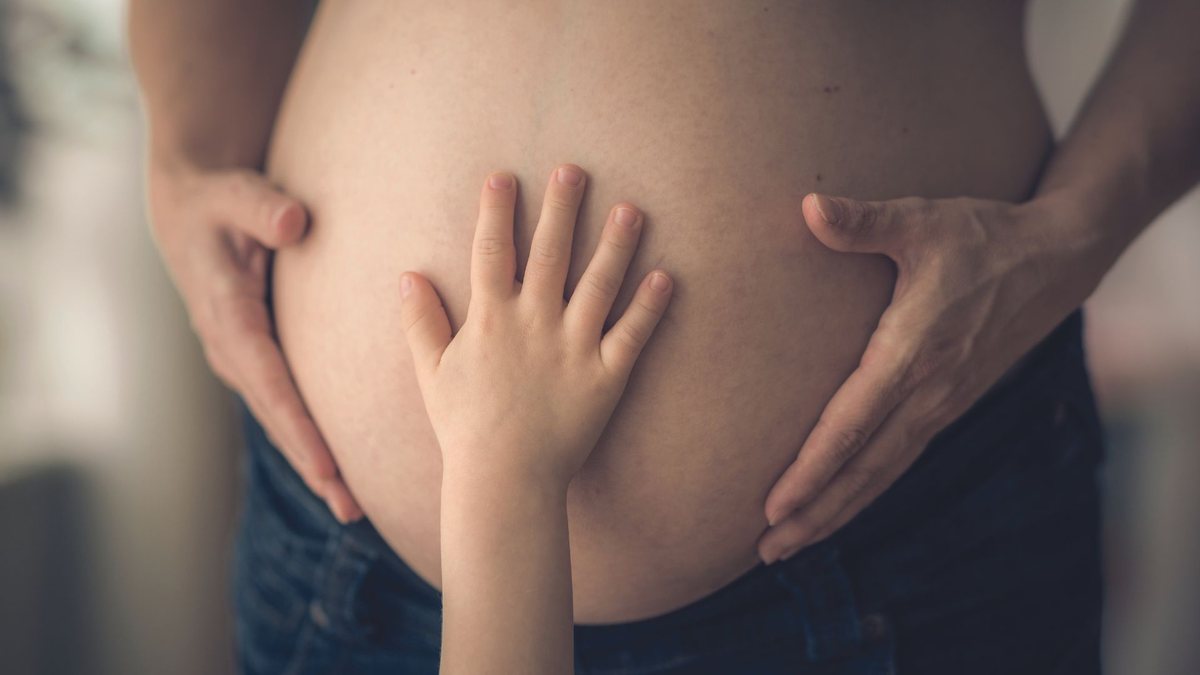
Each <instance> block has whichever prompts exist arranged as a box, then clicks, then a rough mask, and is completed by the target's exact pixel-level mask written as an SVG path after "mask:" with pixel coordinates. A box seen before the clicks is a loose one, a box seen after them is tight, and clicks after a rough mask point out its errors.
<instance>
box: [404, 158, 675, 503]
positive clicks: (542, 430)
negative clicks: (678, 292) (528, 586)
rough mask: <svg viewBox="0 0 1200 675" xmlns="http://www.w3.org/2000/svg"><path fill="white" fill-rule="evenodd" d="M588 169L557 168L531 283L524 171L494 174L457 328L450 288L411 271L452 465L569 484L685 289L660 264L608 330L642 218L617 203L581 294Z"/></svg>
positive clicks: (414, 319) (417, 339)
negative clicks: (579, 249) (523, 248)
mask: <svg viewBox="0 0 1200 675" xmlns="http://www.w3.org/2000/svg"><path fill="white" fill-rule="evenodd" d="M584 184H585V178H584V174H583V171H582V170H581V169H580V168H579V167H577V166H574V165H564V166H561V167H559V168H558V169H556V170H555V172H554V173H553V174H552V175H551V177H550V182H549V185H548V186H547V188H546V195H545V200H544V202H543V204H542V212H541V217H540V219H539V221H538V225H537V229H536V231H535V232H534V235H533V241H532V243H531V245H530V254H529V262H528V264H527V265H526V269H525V276H524V283H523V284H521V283H518V282H517V281H516V278H515V274H516V252H515V249H514V245H513V208H514V204H515V201H516V197H517V187H516V182H515V180H514V179H513V177H512V176H510V175H509V174H506V173H495V174H492V175H491V176H489V177H488V179H487V182H486V184H485V185H484V187H483V193H482V196H481V204H480V208H479V221H478V223H477V225H476V228H475V238H474V244H473V246H472V256H471V300H470V304H469V305H468V308H467V316H466V319H465V320H464V322H463V325H462V328H461V329H460V330H459V332H458V334H457V335H455V336H454V338H453V339H451V337H450V323H449V320H448V319H447V317H446V312H445V309H444V308H443V306H442V304H441V301H440V300H439V298H438V295H437V292H436V291H435V290H434V289H433V287H432V286H431V285H430V283H429V281H428V280H426V279H425V278H424V277H422V276H421V275H419V274H417V273H415V272H411V271H410V272H406V273H405V274H404V275H403V276H402V277H401V282H400V285H401V293H402V295H403V302H402V312H403V321H404V326H405V335H406V337H407V339H408V344H409V347H410V348H411V350H412V353H413V361H414V365H415V367H416V373H417V380H418V383H419V385H420V388H421V393H422V395H423V396H424V399H425V408H426V411H427V412H428V414H429V419H430V421H431V422H432V424H433V428H434V431H435V432H436V434H437V439H438V443H439V445H440V446H441V450H442V460H443V469H444V472H445V473H454V474H459V473H463V472H468V473H475V472H480V473H485V474H488V475H502V476H507V477H514V478H516V477H520V479H521V480H526V481H528V480H529V479H533V480H537V481H550V482H551V483H552V484H554V485H561V486H562V487H564V488H565V487H566V485H567V484H568V483H569V482H570V480H571V478H572V477H573V476H574V475H575V473H576V472H577V471H578V470H579V468H580V467H581V466H582V465H583V463H584V461H585V460H586V459H587V456H588V454H589V453H590V452H591V450H592V448H593V447H594V446H595V445H596V442H597V441H598V440H599V438H600V433H601V431H602V430H603V429H604V426H605V425H606V424H607V423H608V419H609V417H611V416H612V412H613V410H614V408H615V407H616V405H617V400H618V399H619V398H620V397H621V394H622V392H623V391H624V389H625V384H626V382H627V381H628V379H629V373H630V371H631V370H632V368H633V364H634V361H636V360H637V358H638V355H639V354H640V353H641V351H642V347H643V346H645V344H646V341H647V340H648V339H649V338H650V335H651V334H652V333H653V331H654V328H655V326H657V324H658V321H659V318H661V316H662V314H663V312H664V311H665V309H666V307H667V303H668V301H669V300H670V297H671V280H670V278H669V277H668V276H667V274H666V273H665V272H662V271H660V270H655V271H653V272H651V273H649V274H647V275H646V277H645V278H644V279H643V280H642V282H641V285H640V286H639V287H638V290H637V292H636V294H635V295H634V297H633V300H632V302H631V303H630V305H629V308H628V309H627V310H626V311H625V313H624V314H622V315H621V318H620V319H618V320H617V322H616V323H615V324H614V325H613V327H612V328H611V329H610V330H609V331H608V332H607V333H604V332H603V328H604V320H605V317H606V316H607V315H608V313H609V311H610V310H611V308H612V304H613V301H614V299H615V298H616V296H617V291H618V290H619V289H620V288H621V284H622V282H623V280H624V278H625V273H626V270H627V268H628V266H629V261H630V259H631V258H632V257H633V253H634V251H635V250H636V248H637V245H638V238H639V236H640V232H641V225H642V220H643V219H642V216H641V214H640V213H639V212H638V210H637V209H636V208H634V207H632V206H630V205H629V204H618V205H616V206H615V207H614V208H613V209H612V211H611V212H610V214H609V218H608V222H607V223H606V224H605V226H604V231H603V233H602V235H601V239H600V244H599V246H598V247H597V249H596V252H595V254H594V255H593V257H592V259H591V262H590V263H589V264H588V267H587V269H586V270H585V271H584V274H583V277H582V278H581V279H580V281H579V284H578V286H577V287H576V289H575V292H574V293H573V294H572V296H571V299H570V302H569V303H564V300H563V293H564V285H565V283H566V278H567V268H568V265H569V263H570V260H571V240H572V236H573V233H574V229H575V218H576V213H577V211H578V208H579V203H580V199H581V198H582V196H583V190H584Z"/></svg>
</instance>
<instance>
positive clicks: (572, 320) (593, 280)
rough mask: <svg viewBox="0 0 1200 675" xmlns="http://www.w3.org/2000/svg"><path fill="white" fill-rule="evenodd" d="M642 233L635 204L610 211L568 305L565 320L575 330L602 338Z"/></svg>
mask: <svg viewBox="0 0 1200 675" xmlns="http://www.w3.org/2000/svg"><path fill="white" fill-rule="evenodd" d="M641 233H642V215H641V213H640V212H639V211H638V210H637V209H636V208H634V207H633V206H630V205H629V204H618V205H616V206H615V207H613V209H612V211H610V212H609V214H608V222H607V223H605V224H604V231H603V232H601V234H600V244H599V245H598V246H597V247H596V253H595V254H594V255H592V260H591V262H589V263H588V266H587V269H586V270H584V272H583V276H582V277H581V278H580V279H579V283H578V284H577V285H576V286H575V290H574V291H573V292H572V294H571V301H570V303H568V304H567V310H566V319H565V321H566V323H567V325H568V326H570V327H571V329H572V330H575V331H578V333H579V334H581V335H584V336H588V337H591V338H592V339H593V340H596V341H599V339H600V333H601V331H602V330H603V329H604V320H605V319H606V318H607V317H608V313H609V311H611V310H612V305H613V301H614V300H616V298H617V293H618V292H619V291H620V290H621V284H622V283H624V281H625V273H626V272H627V271H628V269H629V262H630V260H632V259H633V254H634V252H635V251H637V246H638V240H639V238H640V237H641Z"/></svg>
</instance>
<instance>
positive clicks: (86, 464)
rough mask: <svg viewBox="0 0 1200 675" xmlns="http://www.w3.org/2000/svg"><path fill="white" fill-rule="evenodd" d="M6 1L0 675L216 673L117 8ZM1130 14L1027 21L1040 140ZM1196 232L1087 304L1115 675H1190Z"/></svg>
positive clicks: (200, 418) (184, 348) (1108, 3)
mask: <svg viewBox="0 0 1200 675" xmlns="http://www.w3.org/2000/svg"><path fill="white" fill-rule="evenodd" d="M0 2H2V0H0ZM9 4H10V6H15V7H16V8H17V11H16V12H15V13H10V15H9V18H8V19H7V20H5V23H4V24H3V26H2V28H3V30H4V32H5V34H7V35H9V36H10V37H11V39H12V41H13V42H14V44H13V45H12V46H14V47H15V48H16V52H15V54H16V57H15V58H14V59H13V62H12V63H11V64H10V65H11V66H12V67H13V68H14V70H15V71H16V72H17V76H18V80H17V82H18V85H19V87H20V90H21V92H22V94H23V96H24V97H25V99H26V103H27V108H28V116H29V118H30V119H31V120H32V121H33V123H34V125H35V126H34V128H33V129H32V131H31V133H30V134H29V135H28V136H27V137H26V138H27V146H28V147H27V153H26V156H25V163H24V167H23V169H22V171H21V173H20V179H21V182H22V187H23V193H24V202H23V203H22V204H20V205H17V206H9V207H3V206H0V536H3V537H4V539H3V541H4V542H5V544H4V546H3V547H2V548H0V598H3V599H4V602H0V655H2V656H0V658H4V659H6V660H5V661H4V662H3V665H0V671H3V672H6V673H7V672H14V673H25V672H68V673H76V672H88V673H114V674H122V675H138V674H141V673H146V674H157V673H173V674H174V673H183V674H188V673H197V674H200V673H204V674H214V673H222V672H227V671H229V670H230V669H231V666H230V650H231V645H230V632H229V631H230V627H229V621H228V614H227V611H228V609H227V607H228V605H227V591H226V578H225V573H226V570H227V555H228V543H229V537H230V533H231V528H232V518H233V514H234V509H235V502H236V488H237V458H238V456H239V455H238V453H239V441H238V440H237V437H236V433H235V430H234V428H233V418H232V415H231V407H230V405H229V400H228V398H227V395H226V394H225V392H224V391H223V390H222V389H221V388H220V387H219V386H218V385H217V384H216V382H215V381H214V379H213V378H212V377H211V376H210V375H209V374H208V372H207V370H206V368H205V366H204V363H203V360H202V357H201V354H200V350H199V348H198V346H197V344H196V342H195V340H194V338H193V337H192V336H191V333H190V331H189V328H188V324H187V320H186V316H185V314H184V312H183V309H182V306H181V305H180V303H179V301H178V300H177V298H176V296H175V294H174V291H173V290H172V288H171V286H170V284H169V281H168V279H167V277H166V275H165V274H164V272H163V269H162V266H161V264H160V263H159V261H158V258H157V256H156V254H155V252H154V249H153V246H152V242H151V240H150V237H149V233H148V229H147V226H146V223H145V219H144V215H143V210H142V197H141V191H142V181H141V169H140V158H141V157H140V156H141V152H142V147H141V142H142V139H141V126H140V120H139V117H138V113H137V107H136V92H135V89H134V87H133V82H132V78H131V75H130V73H129V70H128V65H127V63H126V59H125V57H124V55H123V54H124V50H123V46H122V41H123V38H122V23H121V21H122V19H121V6H120V2H119V1H118V0H23V1H22V2H13V1H12V0H9ZM1125 4H1126V3H1125V2H1123V1H1122V0H1035V1H1034V2H1033V4H1032V7H1031V11H1030V13H1029V43H1030V44H1029V52H1030V59H1031V63H1032V66H1033V68H1034V71H1035V74H1036V76H1037V78H1038V81H1039V83H1040V84H1041V86H1042V88H1043V90H1044V92H1045V94H1046V104H1047V108H1048V110H1049V112H1050V114H1051V117H1052V119H1053V120H1054V123H1055V125H1056V127H1057V128H1059V129H1062V128H1063V127H1064V125H1065V124H1066V123H1067V121H1068V120H1069V119H1070V118H1071V117H1072V115H1073V114H1074V111H1075V110H1076V109H1077V107H1078V105H1079V102H1080V99H1081V97H1082V94H1083V92H1084V91H1085V89H1086V87H1087V85H1088V83H1089V82H1090V81H1091V78H1092V77H1093V76H1094V74H1095V72H1096V70H1097V69H1098V67H1099V65H1100V63H1101V61H1102V59H1103V58H1104V56H1105V53H1106V51H1107V50H1108V49H1109V48H1110V46H1111V40H1112V37H1113V36H1114V35H1115V31H1116V29H1117V28H1118V25H1119V22H1120V19H1121V16H1122V12H1123V8H1124V6H1125ZM1198 221H1200V199H1198V198H1197V196H1196V195H1195V194H1193V195H1192V196H1190V197H1189V198H1188V199H1187V200H1185V201H1184V202H1182V203H1180V204H1179V205H1177V206H1176V207H1175V208H1174V209H1172V210H1171V212H1170V213H1169V214H1167V215H1166V216H1164V218H1163V219H1162V220H1161V222H1159V223H1157V224H1155V225H1154V226H1152V228H1151V229H1150V231H1149V232H1148V233H1147V234H1146V235H1145V236H1143V237H1142V238H1141V239H1140V240H1139V241H1138V242H1137V243H1136V244H1135V245H1134V247H1133V248H1132V249H1131V250H1130V251H1129V252H1128V253H1127V254H1126V255H1125V256H1124V257H1123V258H1122V260H1121V261H1120V263H1119V264H1118V266H1117V268H1116V269H1114V270H1113V272H1112V273H1111V274H1110V275H1109V277H1108V278H1107V279H1106V281H1105V282H1104V284H1103V285H1102V287H1101V289H1100V290H1099V292H1098V293H1097V295H1096V296H1095V297H1094V298H1093V299H1092V300H1090V301H1089V303H1088V308H1089V314H1088V331H1089V334H1088V346H1089V350H1090V354H1091V363H1092V366H1093V374H1094V378H1095V381H1096V385H1097V389H1098V392H1099V394H1100V397H1101V403H1102V405H1103V407H1104V409H1105V415H1106V419H1107V423H1108V427H1109V431H1110V433H1109V439H1110V447H1109V463H1108V465H1107V466H1106V469H1105V471H1106V478H1105V480H1106V487H1107V489H1108V497H1107V499H1108V507H1107V509H1108V524H1107V529H1106V540H1107V541H1106V545H1107V547H1108V549H1109V551H1108V557H1109V567H1110V575H1109V576H1110V579H1109V589H1110V590H1109V600H1110V613H1109V616H1108V617H1106V659H1107V661H1108V667H1109V672H1111V673H1117V674H1122V673H1128V674H1130V675H1135V674H1136V675H1141V674H1143V673H1194V672H1197V669H1198V668H1200V666H1198V665H1197V664H1200V655H1198V654H1197V651H1196V640H1195V636H1197V635H1200V621H1198V620H1197V618H1198V616H1200V597H1198V594H1197V579H1198V575H1197V570H1198V569H1200V555H1198V554H1197V551H1196V542H1197V539H1198V538H1197V537H1196V535H1195V533H1196V532H1200V522H1198V519H1200V504H1198V503H1197V496H1196V495H1197V492H1196V490H1195V489H1194V487H1193V486H1192V485H1191V484H1189V483H1188V482H1187V479H1188V478H1189V477H1194V476H1197V475H1200V466H1197V463H1198V460H1200V453H1198V452H1197V440H1198V438H1200V429H1198V428H1197V421H1196V419H1195V418H1196V417H1197V416H1196V414H1195V413H1196V411H1197V410H1200V385H1198V383H1200V375H1198V373H1200V312H1198V310H1197V307H1200V303H1197V302H1196V297H1197V291H1200V278H1198V274H1200V265H1197V263H1196V261H1197V256H1198V255H1200V227H1198V226H1197V223H1198ZM55 561H57V562H60V563H63V564H61V565H58V566H56V565H55ZM51 588H54V589H58V592H51V590H50V589H51Z"/></svg>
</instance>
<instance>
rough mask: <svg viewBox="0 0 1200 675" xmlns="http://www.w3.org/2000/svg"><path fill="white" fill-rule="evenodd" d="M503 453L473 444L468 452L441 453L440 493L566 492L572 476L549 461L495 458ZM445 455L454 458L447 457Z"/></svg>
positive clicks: (497, 449) (492, 448) (549, 493)
mask: <svg viewBox="0 0 1200 675" xmlns="http://www.w3.org/2000/svg"><path fill="white" fill-rule="evenodd" d="M505 454H506V453H504V451H503V450H502V449H500V448H496V447H475V448H471V449H470V450H469V451H468V452H457V453H446V452H443V453H442V456H443V463H442V492H443V494H444V493H446V492H447V491H450V492H455V493H458V494H463V495H469V494H470V493H472V492H476V491H480V490H485V491H499V492H506V493H509V494H512V493H517V492H538V493H541V494H547V495H556V494H562V495H566V492H567V485H568V484H570V482H571V478H572V477H571V476H568V475H564V474H565V472H564V471H561V470H559V469H558V468H557V467H554V466H553V465H552V464H551V463H549V462H525V461H508V460H507V459H504V460H502V459H498V458H500V457H503V456H504V455H505ZM509 454H515V453H509ZM447 457H455V458H456V459H446V458H447Z"/></svg>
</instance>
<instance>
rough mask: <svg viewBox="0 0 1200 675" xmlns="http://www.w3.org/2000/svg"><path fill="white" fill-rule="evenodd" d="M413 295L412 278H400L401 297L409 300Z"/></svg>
mask: <svg viewBox="0 0 1200 675" xmlns="http://www.w3.org/2000/svg"><path fill="white" fill-rule="evenodd" d="M409 293H412V278H411V277H409V276H408V275H407V274H405V275H403V276H401V277H400V297H402V298H407V297H408V294H409Z"/></svg>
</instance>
